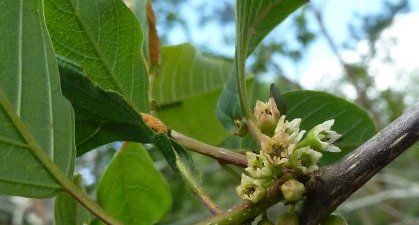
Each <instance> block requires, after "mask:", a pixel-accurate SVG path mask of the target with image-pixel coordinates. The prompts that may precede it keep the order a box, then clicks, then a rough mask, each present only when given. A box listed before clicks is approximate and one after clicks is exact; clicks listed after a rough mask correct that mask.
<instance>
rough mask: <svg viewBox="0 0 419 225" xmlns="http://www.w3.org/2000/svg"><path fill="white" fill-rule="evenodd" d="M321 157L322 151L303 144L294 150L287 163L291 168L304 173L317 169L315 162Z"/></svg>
mask: <svg viewBox="0 0 419 225" xmlns="http://www.w3.org/2000/svg"><path fill="white" fill-rule="evenodd" d="M321 157H322V153H320V152H318V151H315V150H313V149H311V148H310V147H309V146H305V147H302V148H299V149H297V150H295V151H294V152H293V153H292V155H291V157H290V159H289V161H288V163H287V164H288V166H290V167H291V168H294V169H297V170H299V171H301V172H302V173H304V174H306V173H310V172H313V171H316V170H318V169H319V167H318V166H317V163H318V162H319V160H320V158H321Z"/></svg>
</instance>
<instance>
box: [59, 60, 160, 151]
mask: <svg viewBox="0 0 419 225" xmlns="http://www.w3.org/2000/svg"><path fill="white" fill-rule="evenodd" d="M57 59H58V64H59V68H60V77H61V86H62V89H63V94H64V96H65V97H66V98H67V99H68V100H70V102H71V103H72V104H73V107H74V111H75V114H76V145H77V154H78V155H82V154H84V153H85V152H87V151H89V150H92V149H93V148H96V147H98V146H100V145H103V144H107V143H110V142H113V141H137V142H142V143H144V142H146V143H148V142H151V137H152V135H153V132H152V131H151V130H150V129H149V128H148V127H147V125H145V124H144V122H143V120H142V118H141V117H140V116H139V114H138V113H137V112H136V111H135V110H134V109H133V108H132V107H131V106H130V105H129V104H128V103H127V102H126V100H125V99H124V97H123V96H121V95H120V94H118V93H117V92H114V91H104V90H103V89H101V88H100V87H99V86H97V85H95V84H94V83H93V82H91V81H90V80H89V78H87V77H86V76H85V75H84V74H83V71H82V70H81V68H80V67H79V66H78V65H76V64H75V63H74V62H71V61H69V60H67V59H64V58H62V57H57Z"/></svg>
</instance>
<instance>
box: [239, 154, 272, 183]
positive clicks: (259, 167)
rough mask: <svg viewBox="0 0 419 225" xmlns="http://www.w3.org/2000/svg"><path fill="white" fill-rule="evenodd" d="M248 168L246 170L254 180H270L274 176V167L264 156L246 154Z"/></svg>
mask: <svg viewBox="0 0 419 225" xmlns="http://www.w3.org/2000/svg"><path fill="white" fill-rule="evenodd" d="M246 159H247V165H248V167H247V168H246V169H245V171H246V172H247V173H249V175H250V176H251V177H253V178H259V179H261V178H270V177H272V175H273V166H272V164H271V163H270V162H268V160H267V159H266V158H265V156H263V155H258V154H255V153H253V152H246Z"/></svg>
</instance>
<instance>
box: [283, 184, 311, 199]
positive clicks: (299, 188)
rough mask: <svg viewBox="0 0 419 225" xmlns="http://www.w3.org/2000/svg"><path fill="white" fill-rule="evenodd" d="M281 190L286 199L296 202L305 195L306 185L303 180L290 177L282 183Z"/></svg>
mask: <svg viewBox="0 0 419 225" xmlns="http://www.w3.org/2000/svg"><path fill="white" fill-rule="evenodd" d="M281 191H282V194H283V195H284V198H285V200H287V201H288V202H295V201H298V200H300V199H301V198H302V197H303V195H304V192H305V187H304V184H302V183H301V182H299V181H297V180H294V179H290V180H287V181H286V182H285V183H283V184H282V185H281Z"/></svg>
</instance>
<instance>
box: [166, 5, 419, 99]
mask: <svg viewBox="0 0 419 225" xmlns="http://www.w3.org/2000/svg"><path fill="white" fill-rule="evenodd" d="M391 1H392V2H395V1H396V0H391ZM206 2H207V4H213V5H216V4H220V2H222V1H210V2H208V1H206ZM383 2H384V0H367V1H365V0H346V1H345V0H311V3H310V4H314V5H315V6H317V8H320V9H321V11H322V12H323V14H322V15H323V17H324V22H325V25H326V29H327V30H328V31H329V33H330V34H331V36H332V38H333V39H334V40H335V41H336V42H337V43H338V44H340V43H342V42H344V41H345V40H346V39H347V37H348V36H349V33H348V24H349V23H352V22H353V21H354V19H355V18H356V14H357V13H358V14H361V15H365V14H369V13H374V14H376V13H377V12H380V10H381V9H382V5H383ZM201 3H202V1H200V0H193V1H190V2H189V3H188V4H186V6H185V7H183V8H182V9H181V13H182V14H183V15H187V18H188V19H187V21H186V22H187V23H188V26H189V27H191V35H190V38H191V39H188V37H187V36H186V35H185V34H184V33H183V30H181V29H175V30H174V32H173V33H171V35H170V39H169V42H170V44H180V43H183V42H187V41H191V42H192V43H193V44H194V45H196V46H201V47H202V46H204V47H205V48H208V49H210V50H212V51H213V52H215V53H216V54H220V55H225V56H229V57H232V56H233V54H234V45H231V46H226V45H224V44H223V40H222V36H221V35H219V33H220V32H221V31H220V27H219V26H218V25H217V23H209V24H208V25H207V26H205V27H202V26H201V25H199V23H198V18H199V16H201V14H204V13H205V9H199V8H198V6H200V4H201ZM309 24H310V26H312V27H313V28H314V30H318V28H317V27H316V23H313V22H311V23H309ZM415 24H416V26H419V1H417V0H411V12H410V13H409V14H408V15H403V16H402V17H400V18H397V19H396V23H395V25H394V27H395V28H394V29H393V28H392V29H390V31H389V32H388V33H389V34H387V36H395V37H396V38H397V39H399V40H400V43H399V45H398V46H396V47H395V49H394V51H395V53H394V54H398V57H399V58H400V65H402V66H401V67H403V66H406V65H407V66H409V67H416V68H418V67H419V66H418V64H417V63H416V61H413V59H419V44H418V41H417V40H419V31H418V30H417V29H413V28H412V27H415ZM291 26H292V24H291V20H288V21H287V20H286V21H285V22H284V23H282V24H281V25H279V26H278V27H277V28H276V29H275V30H274V31H273V32H272V33H271V34H270V35H268V37H267V39H269V38H272V39H275V38H282V37H284V35H285V36H286V35H287V34H288V33H289V29H290V28H291ZM226 30H227V31H224V32H227V33H231V34H232V35H234V31H235V28H234V26H231V27H227V28H226ZM361 44H362V43H361ZM357 50H358V51H362V50H363V46H362V45H360V46H358V47H357ZM392 51H393V50H392ZM341 53H342V55H343V56H344V58H345V60H348V61H349V62H351V60H356V57H355V55H356V53H355V52H349V51H347V50H344V49H341ZM392 53H393V52H392ZM272 60H275V61H276V62H277V63H278V64H280V65H281V66H282V68H284V70H286V74H287V76H288V77H289V78H291V79H293V80H295V81H299V82H300V83H301V84H302V85H303V86H304V87H305V88H308V89H316V88H322V87H321V86H322V85H317V84H318V83H325V82H322V79H324V78H322V77H324V76H328V79H329V77H331V75H333V77H332V78H333V79H339V74H342V70H341V69H342V68H341V66H340V65H339V64H338V62H337V60H336V58H335V56H334V55H333V54H332V52H331V51H330V48H329V46H328V45H327V44H326V42H325V40H324V39H323V38H318V39H317V40H316V41H315V42H314V44H313V45H312V46H311V47H310V48H309V51H308V54H307V56H306V58H304V59H303V60H302V62H301V63H298V64H297V65H296V64H295V63H293V62H291V61H289V60H288V59H284V58H274V59H272ZM375 64H376V65H374V64H373V65H372V69H373V70H374V71H373V73H374V74H376V76H377V84H378V86H379V87H381V88H382V89H385V88H387V87H388V86H389V85H390V84H391V83H392V82H394V81H395V80H396V79H398V78H397V76H396V73H398V72H397V71H395V68H388V67H383V66H382V65H381V64H380V62H375ZM374 66H375V67H376V68H375V69H374ZM380 68H381V69H380ZM410 69H412V68H410ZM397 70H400V68H397ZM324 85H325V86H327V84H324ZM344 92H345V93H346V94H347V95H349V96H350V95H351V90H346V91H344Z"/></svg>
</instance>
